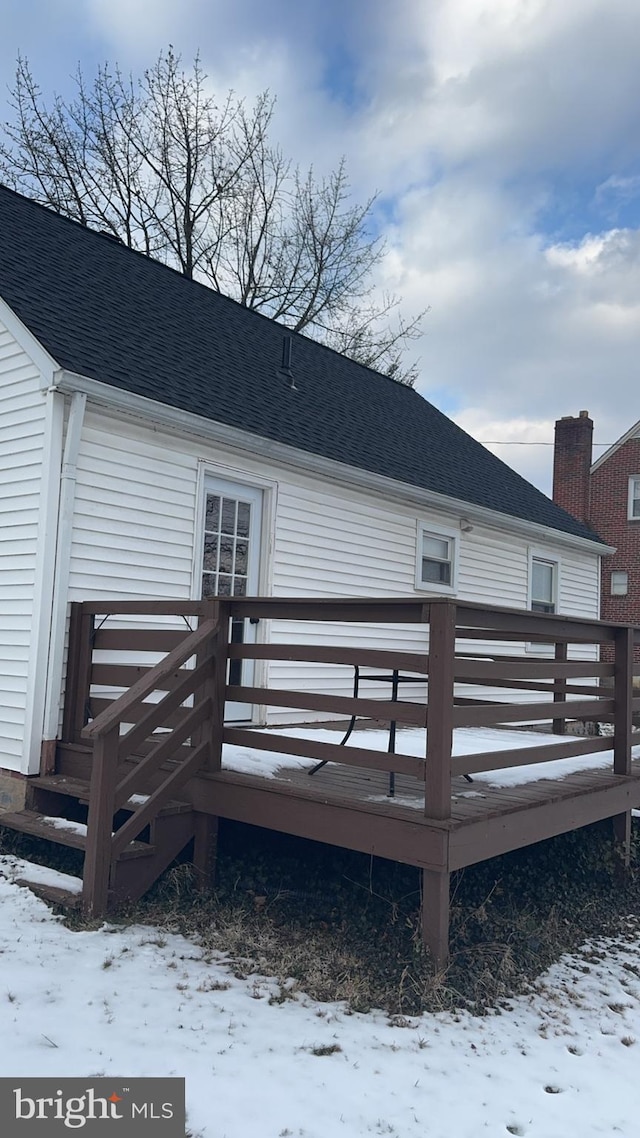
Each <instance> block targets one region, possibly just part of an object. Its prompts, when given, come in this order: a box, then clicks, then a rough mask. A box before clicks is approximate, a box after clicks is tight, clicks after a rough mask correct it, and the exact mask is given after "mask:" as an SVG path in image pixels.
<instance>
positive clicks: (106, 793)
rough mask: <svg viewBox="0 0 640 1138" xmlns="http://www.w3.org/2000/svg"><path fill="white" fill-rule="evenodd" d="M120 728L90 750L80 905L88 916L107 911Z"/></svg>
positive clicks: (110, 732) (100, 738)
mask: <svg viewBox="0 0 640 1138" xmlns="http://www.w3.org/2000/svg"><path fill="white" fill-rule="evenodd" d="M119 738H120V726H119V724H116V726H115V727H112V729H111V730H110V731H109V732H107V733H105V734H104V735H100V736H98V738H97V739H96V740H95V744H94V751H93V766H92V770H91V786H90V790H89V816H88V819H87V846H86V853H85V863H84V874H83V890H82V906H83V909H84V911H85V913H86V914H87V915H88V916H90V917H99V916H101V915H102V913H104V912H105V911H106V909H107V902H108V899H109V874H110V870H111V838H112V832H113V810H114V801H115V792H116V783H117V778H118V770H117V765H118V743H119Z"/></svg>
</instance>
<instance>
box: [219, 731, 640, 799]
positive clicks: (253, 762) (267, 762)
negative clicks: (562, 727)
mask: <svg viewBox="0 0 640 1138" xmlns="http://www.w3.org/2000/svg"><path fill="white" fill-rule="evenodd" d="M268 733H272V734H273V735H274V736H275V737H276V738H274V750H273V751H263V750H258V749H257V748H255V749H254V748H252V747H238V746H236V745H235V744H233V745H231V744H228V743H226V744H225V745H224V747H223V753H222V765H223V768H224V769H225V770H233V771H238V772H240V773H242V774H253V775H259V776H260V777H261V778H276V777H277V776H278V775H282V774H286V772H287V771H299V770H309V769H310V768H311V767H312V766H313V765H314V763H315V762H316V761H317V760H315V759H301V758H297V757H296V756H295V755H286V754H283V753H281V752H278V750H277V735H285V736H287V737H288V738H293V739H296V738H297V739H312V740H313V739H315V740H317V741H318V742H322V743H339V742H340V740H341V739H342V738H343V736H344V732H343V731H335V730H331V729H329V728H322V727H319V728H285V729H280V730H277V729H275V728H269V731H268V732H267V731H261V736H262V737H264V735H266V734H268ZM565 738H566V736H565ZM559 741H560V738H559V736H557V735H548V734H543V733H542V732H536V731H511V730H508V729H505V730H500V729H497V728H492V727H480V728H478V727H461V728H458V729H457V730H456V731H454V734H453V754H454V755H470V754H475V753H477V752H482V751H509V750H512V749H514V748H517V747H538V746H554V745H557V743H558V742H559ZM396 742H397V749H398V753H399V754H403V755H409V756H415V757H418V758H422V757H423V756H424V755H425V753H426V731H423V730H421V729H420V728H409V729H406V730H404V729H402V730H399V731H398V734H397V736H396ZM388 743H389V733H388V731H385V730H382V729H372V730H366V731H355V732H354V733H353V735H352V736H351V738H350V739H349V740H348V742H347V743H346V745H345V749H346V748H348V747H366V748H367V749H370V750H372V751H386V750H387V747H388ZM633 754H634V757H638V756H640V746H636V747H634V748H633ZM612 764H613V751H597V752H596V753H595V754H593V753H592V754H587V755H580V756H579V757H578V758H573V759H558V760H554V761H552V762H548V763H535V764H532V765H530V766H522V767H510V768H509V767H508V768H505V769H504V770H497V771H491V770H488V771H482V772H480V773H478V774H474V775H473V780H474V782H480V783H486V784H488V785H489V786H493V787H505V786H522V785H524V784H525V783H528V782H537V781H538V779H541V778H545V779H553V780H557V779H562V778H566V777H567V776H568V775H571V774H575V773H576V772H577V771H584V770H598V769H599V768H604V767H609V766H612ZM320 777H322V776H320ZM384 800H385V801H386V796H385V799H384ZM398 801H399V800H398ZM411 804H412V805H413V806H415V805H416V802H415V801H414V800H412V802H411Z"/></svg>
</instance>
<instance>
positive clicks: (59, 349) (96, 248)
mask: <svg viewBox="0 0 640 1138" xmlns="http://www.w3.org/2000/svg"><path fill="white" fill-rule="evenodd" d="M0 296H2V297H3V299H4V300H5V301H6V302H7V304H9V306H10V307H11V308H12V309H13V311H14V312H15V313H16V315H17V316H18V317H19V319H20V320H21V321H22V322H23V323H24V324H25V325H26V326H27V328H29V330H30V331H31V332H32V333H33V335H34V336H35V337H36V338H37V339H38V340H39V341H40V342H41V344H42V345H43V346H44V347H45V348H46V349H47V351H48V352H49V353H50V355H51V356H53V358H54V359H55V360H56V361H57V362H58V364H59V365H60V366H61V367H62V368H64V369H66V370H68V371H72V372H76V373H78V374H80V375H84V376H87V377H89V378H91V379H95V380H99V381H100V382H102V383H106V384H110V385H111V386H113V387H117V388H122V389H124V390H126V391H130V392H134V393H135V394H138V395H142V396H146V397H147V398H149V399H154V400H157V401H159V402H161V403H165V404H168V405H170V406H173V407H178V408H181V409H182V410H184V411H189V412H193V413H195V414H196V415H201V416H205V417H206V418H209V419H213V420H216V421H218V422H221V423H225V424H228V425H229V426H233V427H238V428H241V429H242V430H245V431H249V432H251V433H253V434H255V435H259V436H262V437H264V438H267V439H273V440H277V441H278V442H281V443H285V444H289V445H290V446H294V447H296V448H298V449H300V450H303V451H308V452H311V453H313V454H319V455H324V456H325V457H326V458H329V459H333V460H336V461H339V462H343V463H347V464H349V465H351V466H354V467H359V468H362V469H363V470H367V471H372V472H374V473H377V474H381V475H384V476H386V477H388V478H392V479H396V480H398V481H400V482H405V483H410V484H412V485H414V486H418V487H423V488H425V489H428V490H433V491H437V492H438V493H441V494H447V495H450V496H451V497H454V498H457V499H460V500H462V501H463V502H468V503H473V504H475V505H478V506H485V507H488V508H489V509H492V510H497V511H500V512H501V513H504V514H507V515H510V516H513V517H516V518H521V519H525V520H528V521H532V522H537V523H538V524H540V525H544V526H549V527H551V528H554V529H557V530H559V531H562V532H564V533H568V534H573V535H575V536H578V537H587V538H591V539H592V540H596V541H597V540H599V539H598V538H597V537H596V535H595V534H594V533H593V532H592V531H591V530H590V529H588V527H586V526H585V525H583V524H581V523H580V522H578V521H576V520H575V519H574V518H572V517H571V516H570V515H569V514H567V513H565V512H564V511H563V510H561V509H560V508H559V507H558V506H556V505H554V503H553V502H551V501H550V500H549V499H548V498H547V497H545V495H544V494H542V493H541V492H540V491H539V490H537V489H535V487H533V486H531V485H530V483H528V482H526V481H525V480H524V479H523V478H521V477H520V476H519V475H518V474H516V473H515V472H514V471H513V470H511V468H510V467H508V466H506V465H505V464H504V463H503V462H501V461H500V459H498V458H496V457H495V456H494V455H493V454H491V453H490V452H489V451H488V450H486V449H485V448H484V447H483V446H482V445H481V444H480V443H478V442H476V441H475V439H472V438H471V437H470V436H469V435H467V434H466V433H465V431H463V430H461V428H460V427H458V426H456V424H455V423H453V422H452V421H451V420H450V419H448V418H447V417H446V416H445V415H443V414H442V413H441V412H440V411H438V410H437V408H435V407H434V406H433V405H432V404H431V403H429V402H428V401H427V400H426V399H423V398H422V396H420V395H419V394H418V393H417V392H416V391H414V390H411V389H410V388H407V387H403V386H401V385H399V384H397V383H395V382H394V381H393V380H391V379H389V378H388V377H387V376H383V375H380V374H379V373H378V372H375V371H372V370H371V369H369V368H366V367H363V366H362V365H360V364H357V363H355V362H354V361H353V360H350V359H347V358H346V357H345V356H341V355H339V354H338V353H336V352H333V351H332V350H331V349H329V348H326V347H324V346H323V345H321V344H318V343H316V342H315V341H313V340H310V339H308V338H307V337H305V336H303V335H299V334H293V337H292V371H293V375H294V377H295V390H294V389H293V388H292V384H291V380H290V379H289V378H287V376H286V375H285V374H284V373H283V372H282V370H281V363H282V342H283V336H285V335H289V334H290V333H288V331H287V329H285V328H283V327H282V325H280V324H277V323H276V322H274V321H272V320H269V319H268V318H267V317H265V316H262V315H260V314H258V313H255V312H251V311H249V310H248V309H246V308H244V307H242V306H241V305H240V304H238V303H236V302H235V301H233V300H229V299H228V298H227V297H224V296H222V295H220V294H219V293H216V292H214V291H212V290H211V289H209V288H207V287H205V286H204V285H202V284H199V283H198V282H195V281H190V280H187V279H185V278H184V277H183V276H181V275H180V274H179V273H178V272H176V271H174V270H173V269H170V268H168V267H167V266H165V265H162V264H159V263H158V262H155V261H152V260H149V259H148V258H147V257H145V256H143V255H142V254H140V253H135V252H132V251H131V250H129V249H127V248H126V247H125V246H123V245H120V244H119V243H118V242H117V241H113V240H109V239H108V238H107V237H105V236H103V235H102V234H99V233H96V232H94V231H92V230H90V229H87V228H85V227H84V226H82V225H80V224H78V223H77V222H74V221H70V220H68V219H67V218H64V217H61V216H59V215H58V214H56V213H53V212H52V211H50V210H48V209H45V208H44V207H42V206H39V205H37V204H36V203H34V202H32V201H30V200H29V199H27V198H24V197H22V196H21V195H19V194H16V193H14V192H13V191H11V190H8V189H6V188H5V187H0Z"/></svg>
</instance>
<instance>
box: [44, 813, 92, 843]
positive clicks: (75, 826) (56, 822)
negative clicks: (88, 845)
mask: <svg viewBox="0 0 640 1138" xmlns="http://www.w3.org/2000/svg"><path fill="white" fill-rule="evenodd" d="M42 820H43V822H46V823H47V825H48V826H53V828H54V830H69V832H70V833H72V834H81V835H82V837H84V838H86V836H87V827H86V825H85V824H84V822H71V821H70V819H69V818H57V817H55V818H53V817H52V818H49V817H44V818H43V819H42Z"/></svg>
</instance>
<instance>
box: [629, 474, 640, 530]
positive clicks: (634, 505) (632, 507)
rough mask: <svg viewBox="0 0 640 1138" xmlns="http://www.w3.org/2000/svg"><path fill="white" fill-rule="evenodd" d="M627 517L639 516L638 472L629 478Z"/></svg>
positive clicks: (639, 490) (639, 475) (639, 491)
mask: <svg viewBox="0 0 640 1138" xmlns="http://www.w3.org/2000/svg"><path fill="white" fill-rule="evenodd" d="M629 518H630V519H631V518H640V474H633V475H632V476H631V478H630V479H629Z"/></svg>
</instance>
